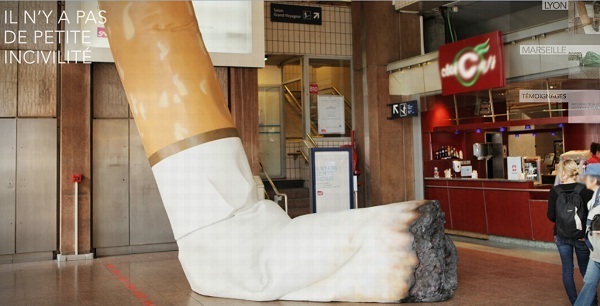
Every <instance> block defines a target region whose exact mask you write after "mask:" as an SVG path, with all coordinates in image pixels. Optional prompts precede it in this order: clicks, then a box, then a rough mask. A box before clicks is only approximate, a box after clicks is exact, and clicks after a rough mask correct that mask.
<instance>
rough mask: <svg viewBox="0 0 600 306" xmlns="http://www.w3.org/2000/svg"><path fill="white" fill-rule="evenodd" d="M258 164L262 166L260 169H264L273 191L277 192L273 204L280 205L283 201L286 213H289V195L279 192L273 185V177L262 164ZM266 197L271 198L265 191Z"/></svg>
mask: <svg viewBox="0 0 600 306" xmlns="http://www.w3.org/2000/svg"><path fill="white" fill-rule="evenodd" d="M258 164H259V165H260V168H261V169H262V172H263V173H264V175H265V177H266V178H267V181H269V184H270V185H271V188H273V191H274V192H275V195H274V196H273V202H275V203H277V204H279V201H281V200H283V203H284V209H285V213H287V212H288V197H287V194H285V193H281V192H279V189H277V186H275V183H273V180H272V179H271V176H270V175H269V173H268V172H267V170H266V169H265V167H264V166H263V164H262V162H260V161H259V162H258ZM265 195H267V198H269V197H268V194H267V191H266V190H265Z"/></svg>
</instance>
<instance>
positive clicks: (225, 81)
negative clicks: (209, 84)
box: [215, 67, 229, 102]
mask: <svg viewBox="0 0 600 306" xmlns="http://www.w3.org/2000/svg"><path fill="white" fill-rule="evenodd" d="M215 71H216V72H217V78H218V79H219V84H220V85H221V89H222V90H223V94H224V95H225V101H228V102H229V68H228V67H215Z"/></svg>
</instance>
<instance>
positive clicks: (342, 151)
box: [311, 148, 354, 213]
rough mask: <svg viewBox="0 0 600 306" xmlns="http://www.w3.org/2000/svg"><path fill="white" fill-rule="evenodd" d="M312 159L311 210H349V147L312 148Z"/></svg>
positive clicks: (350, 175) (351, 194) (350, 176)
mask: <svg viewBox="0 0 600 306" xmlns="http://www.w3.org/2000/svg"><path fill="white" fill-rule="evenodd" d="M311 161H312V164H311V175H312V211H313V213H317V212H318V213H322V212H334V211H342V210H347V209H352V205H353V203H354V193H353V184H354V182H353V176H352V149H350V148H312V149H311Z"/></svg>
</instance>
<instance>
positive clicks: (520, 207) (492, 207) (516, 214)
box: [485, 190, 533, 240]
mask: <svg viewBox="0 0 600 306" xmlns="http://www.w3.org/2000/svg"><path fill="white" fill-rule="evenodd" d="M485 205H486V210H487V214H488V230H489V233H490V235H498V236H505V237H513V238H520V239H527V240H532V239H533V233H532V230H531V214H530V211H529V192H527V191H512V192H511V191H503V190H486V191H485Z"/></svg>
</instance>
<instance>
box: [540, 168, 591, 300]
mask: <svg viewBox="0 0 600 306" xmlns="http://www.w3.org/2000/svg"><path fill="white" fill-rule="evenodd" d="M557 175H560V181H561V184H559V185H556V186H554V187H552V189H551V190H550V195H549V197H548V219H550V221H552V222H554V223H556V218H557V211H556V203H557V201H558V198H559V196H560V194H561V193H573V192H574V190H575V189H576V188H577V186H579V185H583V184H580V183H577V181H576V179H577V176H578V175H579V168H578V167H577V163H576V162H575V161H573V160H565V161H563V162H561V163H560V164H559V168H558V172H557ZM577 189H578V190H580V192H579V195H580V196H581V198H582V200H583V202H582V203H584V205H583V210H584V214H583V216H584V217H583V218H582V219H581V220H580V221H581V224H582V229H581V230H582V232H583V233H584V234H585V222H586V218H587V214H588V208H587V205H586V203H587V202H588V201H589V200H590V199H591V198H592V196H593V192H592V191H590V190H588V189H587V188H585V185H583V186H580V187H579V188H577ZM582 237H583V236H582ZM554 241H555V242H556V246H557V247H558V253H559V254H560V260H561V262H562V278H563V285H564V286H565V291H566V292H567V296H568V297H569V301H570V302H571V304H574V303H575V301H576V300H577V288H575V281H574V279H573V273H574V269H573V251H575V255H576V256H577V265H578V266H579V272H580V273H581V275H582V276H584V275H585V271H586V268H587V265H588V261H589V259H590V250H589V249H588V247H587V245H586V244H585V239H583V238H582V239H575V238H569V237H561V235H559V234H558V233H557V230H556V224H555V225H554Z"/></svg>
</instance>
